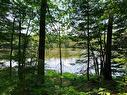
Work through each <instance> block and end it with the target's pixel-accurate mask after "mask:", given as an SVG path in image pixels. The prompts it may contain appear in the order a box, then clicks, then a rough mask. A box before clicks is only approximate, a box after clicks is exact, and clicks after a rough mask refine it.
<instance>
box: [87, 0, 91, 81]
mask: <svg viewBox="0 0 127 95" xmlns="http://www.w3.org/2000/svg"><path fill="white" fill-rule="evenodd" d="M87 3H88V5H87V52H88V64H87V79H88V81H89V64H90V48H89V44H90V39H89V1H88V2H87Z"/></svg>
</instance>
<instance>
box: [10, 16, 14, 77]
mask: <svg viewBox="0 0 127 95" xmlns="http://www.w3.org/2000/svg"><path fill="white" fill-rule="evenodd" d="M14 23H15V18H14V20H13V26H12V28H13V29H12V33H11V42H10V46H11V50H10V78H11V77H12V53H13V40H14V32H15V30H14Z"/></svg>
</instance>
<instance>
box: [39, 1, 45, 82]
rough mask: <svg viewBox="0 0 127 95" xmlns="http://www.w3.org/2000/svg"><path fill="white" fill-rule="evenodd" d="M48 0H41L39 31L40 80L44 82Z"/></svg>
mask: <svg viewBox="0 0 127 95" xmlns="http://www.w3.org/2000/svg"><path fill="white" fill-rule="evenodd" d="M46 5H47V0H41V9H40V31H39V56H38V57H39V58H38V82H39V83H41V84H43V83H44V76H45V68H44V66H45V34H46V33H45V19H46Z"/></svg>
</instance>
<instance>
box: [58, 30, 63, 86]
mask: <svg viewBox="0 0 127 95" xmlns="http://www.w3.org/2000/svg"><path fill="white" fill-rule="evenodd" d="M59 53H60V85H61V86H62V83H63V82H62V81H63V80H62V74H63V72H62V71H63V69H62V53H61V36H60V30H59Z"/></svg>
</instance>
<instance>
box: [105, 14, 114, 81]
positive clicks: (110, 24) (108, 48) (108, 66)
mask: <svg viewBox="0 0 127 95" xmlns="http://www.w3.org/2000/svg"><path fill="white" fill-rule="evenodd" d="M112 29H113V15H112V14H111V13H110V14H109V21H108V30H107V45H106V62H105V64H104V79H105V80H112V73H111V45H112Z"/></svg>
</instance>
